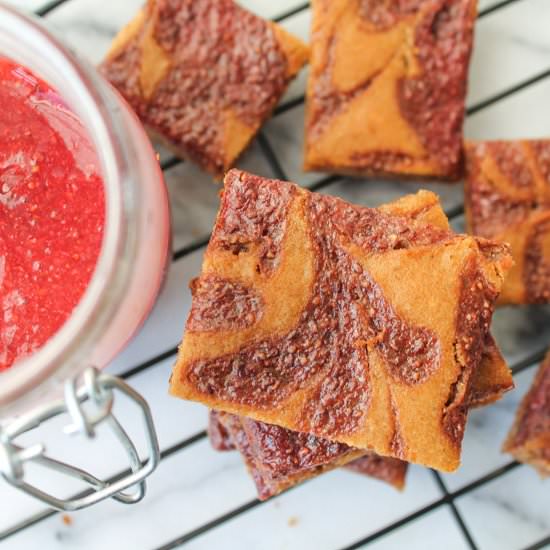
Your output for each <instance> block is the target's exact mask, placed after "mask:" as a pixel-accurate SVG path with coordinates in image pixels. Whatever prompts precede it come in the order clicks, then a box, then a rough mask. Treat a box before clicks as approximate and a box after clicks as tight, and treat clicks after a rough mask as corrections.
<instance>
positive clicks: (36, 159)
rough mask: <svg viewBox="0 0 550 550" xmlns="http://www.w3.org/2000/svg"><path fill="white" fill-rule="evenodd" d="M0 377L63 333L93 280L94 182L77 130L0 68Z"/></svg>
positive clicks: (30, 81) (100, 195) (43, 88)
mask: <svg viewBox="0 0 550 550" xmlns="http://www.w3.org/2000/svg"><path fill="white" fill-rule="evenodd" d="M0 106H1V107H0V371H2V370H4V369H7V368H9V367H10V366H12V365H13V364H14V363H15V362H17V361H18V360H20V359H22V358H24V357H26V356H28V355H29V354H31V353H33V352H34V351H35V350H37V349H38V348H40V346H42V345H43V344H45V343H46V342H47V340H48V339H50V338H51V337H52V336H53V335H54V334H55V333H56V332H57V331H58V330H59V329H60V328H61V326H62V325H63V323H65V321H66V320H67V319H68V317H69V316H70V315H71V313H72V311H73V309H74V308H75V306H76V305H77V303H78V302H79V300H80V298H81V297H82V295H83V293H84V291H85V290H86V287H87V286H88V284H89V282H90V278H91V276H92V273H93V271H94V268H95V265H96V262H97V258H98V255H99V251H100V248H101V242H102V237H103V226H104V221H105V198H104V190H103V181H102V179H101V175H100V169H99V162H98V159H97V157H96V153H95V150H94V148H93V146H92V143H91V142H90V140H89V138H88V137H87V135H86V132H85V130H84V127H83V126H82V124H81V122H80V121H79V119H78V118H77V117H76V116H75V114H74V113H72V112H71V110H70V109H69V108H68V107H67V105H66V104H65V103H64V101H63V99H62V98H61V97H60V96H59V95H58V93H57V92H56V91H55V90H53V89H52V88H51V87H50V86H49V85H48V84H46V83H45V82H44V81H42V80H40V79H39V78H37V77H36V76H35V75H33V74H32V73H31V72H30V71H29V70H27V69H25V68H24V67H21V66H20V65H17V64H15V63H13V62H12V61H9V60H7V59H5V58H0Z"/></svg>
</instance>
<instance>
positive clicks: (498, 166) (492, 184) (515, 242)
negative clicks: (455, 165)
mask: <svg viewBox="0 0 550 550" xmlns="http://www.w3.org/2000/svg"><path fill="white" fill-rule="evenodd" d="M465 194H466V201H465V204H466V219H467V224H468V230H469V231H470V232H471V233H474V234H475V235H481V236H483V237H488V238H491V239H495V240H500V241H503V242H507V243H509V244H510V246H511V251H512V256H513V258H514V261H515V265H514V267H513V268H512V270H511V271H510V274H509V275H508V277H507V279H506V282H505V284H504V287H503V289H502V295H501V297H500V301H501V302H502V303H511V304H540V303H549V302H550V140H531V141H489V142H471V143H467V144H466V187H465Z"/></svg>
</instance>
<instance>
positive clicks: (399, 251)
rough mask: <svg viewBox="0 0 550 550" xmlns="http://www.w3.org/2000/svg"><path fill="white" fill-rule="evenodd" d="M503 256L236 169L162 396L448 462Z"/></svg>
mask: <svg viewBox="0 0 550 550" xmlns="http://www.w3.org/2000/svg"><path fill="white" fill-rule="evenodd" d="M422 195H423V194H419V195H418V196H417V198H416V200H417V201H418V202H422ZM408 200H409V202H411V201H413V200H415V199H414V198H413V199H408ZM411 211H414V210H413V209H411ZM422 213H423V211H422V210H419V215H420V216H421V215H422ZM509 263H510V257H509V255H508V252H507V248H506V247H505V246H503V245H496V244H493V243H490V242H483V244H480V241H478V240H477V239H475V238H473V237H469V236H465V235H455V234H453V233H452V232H450V231H448V230H446V229H441V228H439V227H436V226H434V225H430V224H426V223H425V222H423V221H421V220H415V219H414V217H412V216H402V215H401V216H400V215H394V214H390V213H389V212H388V209H387V208H386V209H373V208H365V207H359V206H354V205H351V204H347V203H345V202H343V201H341V200H339V199H336V198H334V197H329V196H324V195H320V194H315V193H310V192H308V191H305V190H303V189H300V188H299V187H297V186H295V185H293V184H290V183H287V182H281V181H277V180H267V179H265V178H260V177H257V176H253V175H251V174H247V173H244V172H241V171H238V170H232V171H230V172H229V173H228V174H227V176H226V178H225V189H224V193H223V197H222V204H221V207H220V211H219V214H218V218H217V220H216V224H215V227H214V231H213V235H212V238H211V241H210V244H209V246H208V249H207V252H206V254H205V259H204V263H203V270H202V274H201V276H200V277H199V278H198V279H197V280H196V281H195V282H194V283H193V285H192V291H193V304H192V308H191V313H190V316H189V319H188V322H187V327H186V334H185V337H184V341H183V344H182V346H181V348H180V354H179V357H178V361H177V363H176V366H175V368H174V371H173V374H172V378H171V392H172V394H174V395H176V396H179V397H182V398H186V399H192V400H197V401H200V402H202V403H204V404H206V405H208V406H209V407H211V408H214V409H220V410H223V411H226V412H231V413H233V414H237V415H240V416H247V417H250V418H252V419H255V420H259V421H262V422H266V423H268V424H275V425H278V426H281V427H285V428H288V429H290V430H294V431H297V432H305V433H310V434H313V435H316V436H318V437H321V438H325V439H330V440H332V441H337V442H340V443H345V444H346V445H348V446H351V447H356V448H358V449H369V450H372V451H373V452H375V453H377V454H379V455H383V456H393V457H394V458H399V459H401V460H406V461H408V462H417V463H420V464H425V465H428V466H432V467H435V468H439V469H441V470H445V471H451V470H454V469H455V468H456V467H457V466H458V464H459V460H460V447H461V441H462V436H463V430H464V425H465V421H466V414H467V407H468V403H467V396H468V389H469V383H470V379H471V376H472V373H473V372H474V371H475V369H476V368H477V367H478V365H479V363H480V360H481V357H482V354H483V349H484V345H485V342H486V337H487V335H488V328H489V322H490V319H491V315H492V309H493V303H494V301H495V300H496V298H497V296H498V293H499V290H500V287H501V284H502V280H503V277H504V274H505V272H506V270H507V269H508V267H509ZM443 305H444V307H442V306H443Z"/></svg>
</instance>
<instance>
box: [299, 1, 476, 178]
mask: <svg viewBox="0 0 550 550" xmlns="http://www.w3.org/2000/svg"><path fill="white" fill-rule="evenodd" d="M476 5H477V0H412V1H407V2H402V1H398V0H388V1H383V2H382V1H379V0H313V1H312V7H313V21H312V32H311V50H312V51H311V69H310V76H309V83H308V87H307V120H306V147H305V169H306V170H326V171H337V172H340V173H351V174H359V175H363V174H366V175H378V176H388V177H402V176H410V177H424V178H425V177H428V178H438V179H449V180H456V179H458V178H459V177H460V176H461V174H462V169H463V155H462V127H463V121H464V100H465V96H466V83H467V73H468V66H469V60H470V53H471V49H472V39H473V28H474V21H475V17H476Z"/></svg>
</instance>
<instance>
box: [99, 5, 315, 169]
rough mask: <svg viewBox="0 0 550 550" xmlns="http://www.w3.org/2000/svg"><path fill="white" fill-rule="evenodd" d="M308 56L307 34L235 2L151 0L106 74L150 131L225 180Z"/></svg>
mask: <svg viewBox="0 0 550 550" xmlns="http://www.w3.org/2000/svg"><path fill="white" fill-rule="evenodd" d="M308 57H309V50H308V48H307V47H306V45H305V44H303V43H302V42H301V41H300V40H298V39H297V38H295V37H294V36H292V35H291V34H289V33H287V32H286V31H285V30H284V29H283V28H282V27H280V26H278V25H276V24H274V23H271V22H270V21H266V20H264V19H262V18H260V17H257V16H256V15H253V14H252V13H250V12H249V11H247V10H245V9H244V8H241V7H240V6H238V5H237V4H236V3H235V2H233V1H232V0H201V1H200V2H197V1H193V0H176V1H169V0H149V1H148V2H147V4H146V5H145V7H144V8H143V9H142V10H141V11H140V12H139V13H138V15H137V16H136V17H135V18H134V20H133V21H132V22H131V23H130V24H129V25H127V26H126V27H125V28H124V29H123V30H122V31H121V32H120V34H119V35H118V36H117V37H116V39H115V41H114V43H113V45H112V47H111V49H110V51H109V53H108V54H107V57H106V60H105V61H104V63H103V64H102V67H101V70H102V71H103V74H104V75H105V76H106V77H107V78H108V79H109V80H110V81H111V83H112V84H113V85H114V86H115V87H116V88H117V89H118V90H119V92H120V93H121V94H122V95H123V96H124V97H125V98H126V100H127V101H128V102H129V103H130V105H131V106H132V107H133V109H134V110H135V111H136V113H137V114H138V116H139V117H140V118H141V120H142V122H143V123H144V124H145V125H146V126H147V128H148V129H149V130H150V132H151V133H152V134H154V135H156V136H158V137H160V138H161V139H162V140H164V141H165V142H166V144H167V145H169V146H171V148H172V149H173V150H174V151H175V152H176V154H178V155H180V156H182V157H185V158H188V159H190V160H192V161H194V162H196V163H197V164H199V165H200V166H201V167H202V168H203V169H205V170H207V171H208V172H210V173H212V174H213V175H214V176H216V177H219V176H222V175H223V173H224V172H225V171H226V170H227V169H228V168H229V167H230V166H232V165H233V164H234V162H235V160H236V159H237V157H238V156H239V155H240V154H241V153H242V152H243V150H244V149H245V148H246V147H247V145H248V144H249V142H250V141H251V140H252V138H253V137H254V135H255V134H256V132H257V131H258V130H259V128H260V126H261V125H262V123H263V122H264V120H265V119H266V118H268V117H269V116H270V114H271V111H272V110H273V108H274V107H275V105H276V104H277V102H278V101H279V99H280V98H281V96H282V95H283V93H284V92H285V90H286V88H287V86H288V84H289V82H290V80H291V79H292V78H293V77H294V76H295V75H296V74H297V72H298V71H299V70H300V69H301V67H302V66H303V65H304V64H305V63H306V61H307V60H308Z"/></svg>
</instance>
